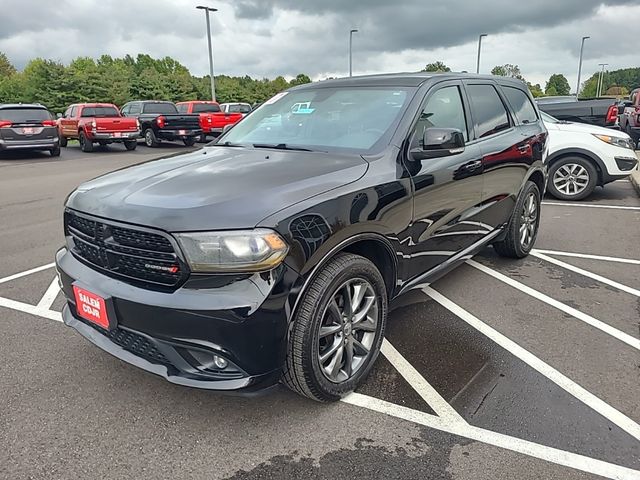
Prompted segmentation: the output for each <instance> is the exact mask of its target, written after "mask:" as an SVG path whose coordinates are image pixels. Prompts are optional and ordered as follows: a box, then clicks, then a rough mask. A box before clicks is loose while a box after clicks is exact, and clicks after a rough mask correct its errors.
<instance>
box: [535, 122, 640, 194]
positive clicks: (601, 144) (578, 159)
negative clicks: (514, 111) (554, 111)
mask: <svg viewBox="0 0 640 480" xmlns="http://www.w3.org/2000/svg"><path fill="white" fill-rule="evenodd" d="M540 114H541V115H542V120H543V121H544V124H545V126H546V127H547V130H548V131H549V139H548V142H547V143H548V147H549V156H548V158H547V165H548V169H549V181H548V184H547V191H548V192H549V193H550V194H551V195H553V196H554V197H556V198H558V199H561V200H581V199H583V198H586V197H588V196H589V195H590V194H591V192H593V190H594V189H595V188H596V186H604V185H606V184H607V183H610V182H613V181H614V180H618V179H621V178H625V177H627V176H628V175H629V174H630V173H631V171H632V170H634V169H635V168H637V165H638V158H637V157H636V154H635V151H634V147H635V145H634V144H633V141H632V140H631V137H629V135H627V134H626V133H623V132H620V131H617V130H611V129H608V128H603V127H596V126H593V125H588V124H585V123H573V122H565V121H561V120H558V119H556V118H554V117H552V116H551V115H548V114H546V113H544V112H540Z"/></svg>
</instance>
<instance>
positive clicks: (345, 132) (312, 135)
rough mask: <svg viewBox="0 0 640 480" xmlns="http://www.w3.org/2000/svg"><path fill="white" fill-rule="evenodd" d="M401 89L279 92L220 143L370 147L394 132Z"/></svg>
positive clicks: (401, 103)
mask: <svg viewBox="0 0 640 480" xmlns="http://www.w3.org/2000/svg"><path fill="white" fill-rule="evenodd" d="M408 93H409V92H408V90H407V89H405V88H369V87H350V88H338V87H335V88H313V89H311V88H307V89H304V90H300V91H295V90H294V91H291V92H282V93H279V94H278V95H276V96H275V97H273V98H272V99H270V100H268V101H266V102H265V103H264V104H263V105H262V106H260V107H259V108H258V109H257V110H255V111H254V112H253V113H252V114H251V115H249V116H248V117H246V118H245V119H244V120H243V121H242V122H240V123H239V124H238V125H236V126H235V127H234V128H233V129H232V130H230V131H229V132H228V133H227V134H226V135H224V136H223V137H221V139H220V141H219V143H225V142H230V143H233V144H270V145H287V146H298V147H305V148H310V149H317V150H330V149H353V150H358V151H360V152H362V151H368V150H370V149H371V148H373V147H374V145H376V143H378V142H379V141H381V140H382V139H383V138H384V137H388V136H390V135H391V133H392V132H393V127H395V126H396V125H397V122H398V121H399V120H400V117H401V113H402V112H403V111H404V107H405V105H406V103H407V102H408V101H409V95H408Z"/></svg>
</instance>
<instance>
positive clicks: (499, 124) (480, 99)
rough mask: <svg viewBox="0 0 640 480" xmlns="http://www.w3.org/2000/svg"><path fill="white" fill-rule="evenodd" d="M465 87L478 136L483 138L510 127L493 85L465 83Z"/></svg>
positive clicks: (504, 109)
mask: <svg viewBox="0 0 640 480" xmlns="http://www.w3.org/2000/svg"><path fill="white" fill-rule="evenodd" d="M466 89H467V94H468V96H469V102H470V103H471V111H472V113H473V122H474V124H475V130H476V135H477V137H478V138H485V137H488V136H490V135H494V134H496V133H499V132H501V131H503V130H507V129H509V128H510V127H511V123H510V121H509V114H508V113H507V110H506V108H505V106H504V104H503V103H502V99H501V98H500V95H498V92H497V90H496V89H495V87H494V86H493V85H489V84H474V85H467V87H466Z"/></svg>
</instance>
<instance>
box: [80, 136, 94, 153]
mask: <svg viewBox="0 0 640 480" xmlns="http://www.w3.org/2000/svg"><path fill="white" fill-rule="evenodd" d="M78 139H79V140H80V148H81V149H82V151H83V152H85V153H91V152H93V142H91V141H88V140H87V137H85V136H84V132H80V135H79V137H78Z"/></svg>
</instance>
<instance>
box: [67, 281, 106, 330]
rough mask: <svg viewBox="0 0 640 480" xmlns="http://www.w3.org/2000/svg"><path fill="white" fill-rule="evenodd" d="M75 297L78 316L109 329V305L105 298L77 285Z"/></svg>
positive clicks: (74, 289)
mask: <svg viewBox="0 0 640 480" xmlns="http://www.w3.org/2000/svg"><path fill="white" fill-rule="evenodd" d="M73 295H74V296H75V297H76V311H77V312H78V315H80V316H81V317H82V318H84V319H85V320H89V321H90V322H91V323H95V324H96V325H98V326H100V327H102V328H104V329H106V330H108V329H109V317H108V316H107V304H106V303H105V301H104V298H102V297H101V296H100V295H96V294H95V293H91V292H89V291H88V290H85V289H84V288H80V287H78V286H77V285H74V286H73Z"/></svg>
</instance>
